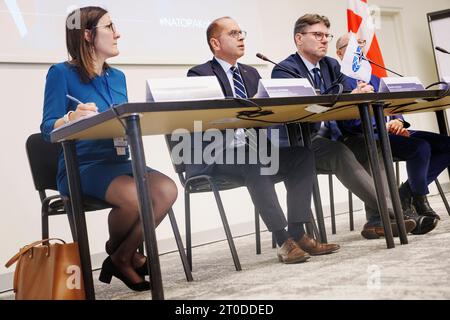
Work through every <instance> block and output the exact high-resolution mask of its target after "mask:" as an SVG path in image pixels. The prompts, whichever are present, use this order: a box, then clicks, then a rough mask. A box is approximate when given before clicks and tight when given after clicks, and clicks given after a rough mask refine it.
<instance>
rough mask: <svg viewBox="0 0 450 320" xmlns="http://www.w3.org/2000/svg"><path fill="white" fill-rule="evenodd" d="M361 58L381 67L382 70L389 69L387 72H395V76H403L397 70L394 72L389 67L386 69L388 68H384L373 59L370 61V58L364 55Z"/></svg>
mask: <svg viewBox="0 0 450 320" xmlns="http://www.w3.org/2000/svg"><path fill="white" fill-rule="evenodd" d="M362 59H363V60H366V61H367V62H369V63H370V64H373V65H375V66H377V67H379V68H381V69H384V70H386V71H389V72H391V73H393V74H395V75H397V76H399V77H402V78H404V76H403V75H401V74H400V73H397V72H395V71H393V70H391V69H388V68H386V67H383V66H382V65H380V64H378V63H376V62H374V61H372V60H370V59H367V58H366V57H365V56H362Z"/></svg>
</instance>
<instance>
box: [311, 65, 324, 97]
mask: <svg viewBox="0 0 450 320" xmlns="http://www.w3.org/2000/svg"><path fill="white" fill-rule="evenodd" d="M312 72H313V73H314V87H315V88H316V89H319V90H320V93H323V92H325V86H324V84H323V81H322V77H321V76H320V70H319V68H314V69H312Z"/></svg>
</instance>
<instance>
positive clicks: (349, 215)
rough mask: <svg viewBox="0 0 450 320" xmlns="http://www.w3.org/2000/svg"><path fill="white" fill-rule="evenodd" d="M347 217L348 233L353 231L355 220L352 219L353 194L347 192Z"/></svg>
mask: <svg viewBox="0 0 450 320" xmlns="http://www.w3.org/2000/svg"><path fill="white" fill-rule="evenodd" d="M348 217H349V220H350V221H349V224H350V231H353V230H355V220H354V219H353V194H352V192H351V191H350V190H348Z"/></svg>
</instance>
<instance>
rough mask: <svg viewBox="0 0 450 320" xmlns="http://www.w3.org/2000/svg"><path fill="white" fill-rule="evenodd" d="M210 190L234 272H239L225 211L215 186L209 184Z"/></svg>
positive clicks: (236, 255) (239, 264) (239, 266)
mask: <svg viewBox="0 0 450 320" xmlns="http://www.w3.org/2000/svg"><path fill="white" fill-rule="evenodd" d="M211 189H212V190H213V192H214V197H215V198H216V203H217V207H218V208H219V213H220V218H221V219H222V224H223V229H224V231H225V234H226V236H227V240H228V246H229V247H230V251H231V255H232V256H233V261H234V266H235V268H236V271H241V270H242V268H241V263H240V262H239V257H238V254H237V252H236V247H235V246H234V241H233V236H232V235H231V230H230V226H229V224H228V221H227V217H226V215H225V209H224V208H223V204H222V199H221V198H220V194H219V191H218V190H217V188H216V186H215V185H214V184H213V183H211Z"/></svg>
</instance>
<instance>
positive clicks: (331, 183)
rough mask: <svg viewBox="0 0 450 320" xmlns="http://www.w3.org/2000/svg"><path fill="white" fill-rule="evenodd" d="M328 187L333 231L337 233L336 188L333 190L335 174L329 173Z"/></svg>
mask: <svg viewBox="0 0 450 320" xmlns="http://www.w3.org/2000/svg"><path fill="white" fill-rule="evenodd" d="M328 188H329V191H330V212H331V233H332V234H336V212H335V209H334V190H333V175H332V174H329V175H328Z"/></svg>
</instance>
